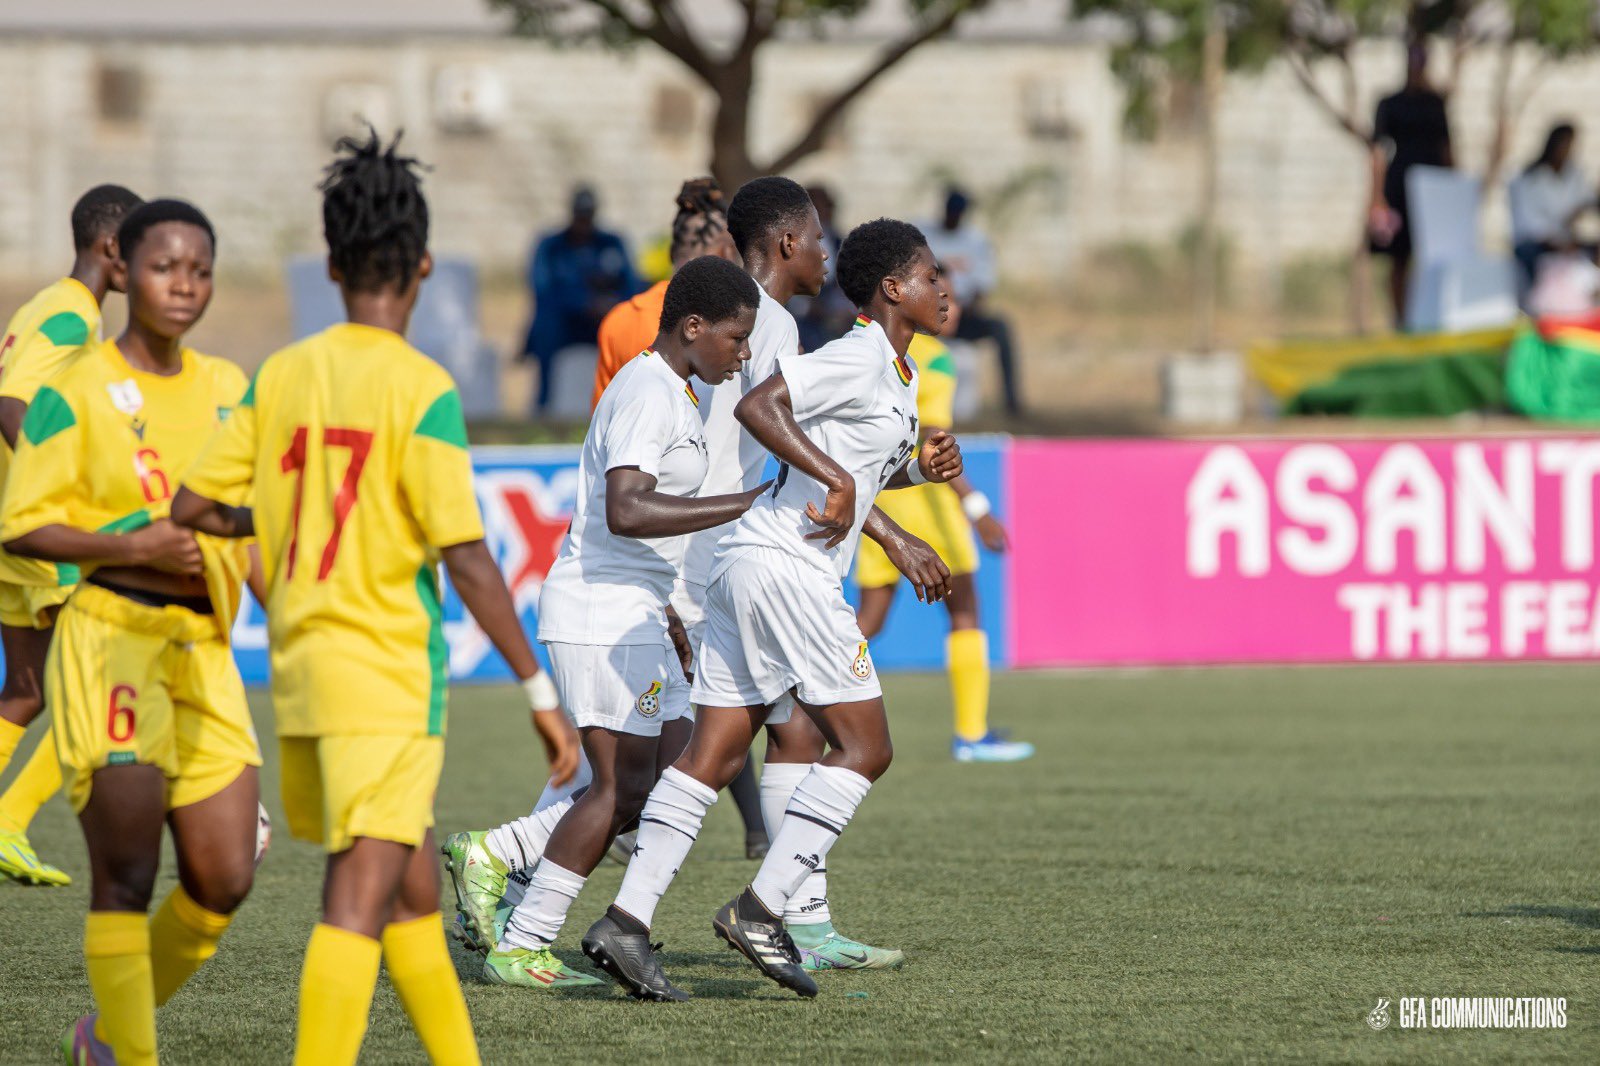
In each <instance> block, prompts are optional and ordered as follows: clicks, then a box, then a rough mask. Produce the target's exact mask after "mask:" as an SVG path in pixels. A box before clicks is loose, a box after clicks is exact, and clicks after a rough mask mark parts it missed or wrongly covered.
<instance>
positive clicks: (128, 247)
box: [117, 200, 217, 263]
mask: <svg viewBox="0 0 1600 1066" xmlns="http://www.w3.org/2000/svg"><path fill="white" fill-rule="evenodd" d="M163 222H183V223H186V224H188V225H190V226H199V227H200V228H201V229H203V230H205V231H206V236H207V237H209V238H210V239H211V254H212V255H215V254H216V252H217V231H216V230H214V229H212V228H211V220H210V219H209V218H207V217H206V216H205V213H204V212H203V211H201V210H200V209H199V208H198V207H196V206H194V204H191V203H189V202H188V201H187V200H150V201H148V202H146V203H142V204H140V205H139V206H138V207H136V208H134V209H133V210H132V211H131V212H129V214H128V217H127V218H125V219H123V220H122V225H121V226H120V227H118V229H117V249H118V254H119V255H121V256H122V261H123V262H124V263H130V262H132V261H133V250H134V249H135V248H137V247H139V242H140V241H142V240H144V235H145V234H146V233H149V232H150V230H151V229H152V228H153V227H155V226H159V225H161V224H162V223H163Z"/></svg>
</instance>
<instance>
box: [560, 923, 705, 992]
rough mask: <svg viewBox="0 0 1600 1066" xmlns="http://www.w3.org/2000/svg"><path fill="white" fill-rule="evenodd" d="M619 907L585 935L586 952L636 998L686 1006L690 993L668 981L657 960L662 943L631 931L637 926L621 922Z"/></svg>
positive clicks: (591, 927) (590, 928) (646, 933)
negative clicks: (684, 1003) (616, 915)
mask: <svg viewBox="0 0 1600 1066" xmlns="http://www.w3.org/2000/svg"><path fill="white" fill-rule="evenodd" d="M615 910H616V908H615V907H609V908H607V909H606V912H605V914H603V915H601V917H600V920H599V921H598V922H595V923H594V925H592V926H590V927H589V931H588V932H587V933H585V934H583V953H584V954H585V955H587V956H588V957H589V959H590V961H592V962H593V963H594V964H595V965H596V966H598V967H600V969H602V970H604V971H605V972H606V973H608V974H610V975H611V977H612V978H613V979H614V980H615V981H616V982H617V983H618V984H620V985H621V986H622V987H623V988H624V989H626V990H627V992H628V994H629V995H630V996H632V997H633V998H635V999H649V1000H654V1001H655V1002H657V1003H682V1002H683V1001H684V1000H686V999H688V998H689V993H687V992H685V991H684V990H683V989H681V988H677V987H675V986H674V985H673V983H672V982H671V981H669V980H667V975H666V973H665V972H664V971H663V970H662V969H661V960H660V959H658V958H657V957H656V951H657V950H658V949H660V947H661V945H660V944H651V943H650V934H649V933H648V932H645V933H635V932H631V931H629V930H628V929H627V928H626V927H625V925H624V921H626V922H627V924H632V925H637V924H638V923H636V922H633V921H632V920H631V919H627V918H626V916H624V921H619V920H618V919H617V917H615V916H614V915H613V913H612V912H613V911H615Z"/></svg>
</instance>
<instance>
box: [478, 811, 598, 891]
mask: <svg viewBox="0 0 1600 1066" xmlns="http://www.w3.org/2000/svg"><path fill="white" fill-rule="evenodd" d="M576 802H577V800H575V799H573V798H572V797H571V796H568V797H566V798H565V799H563V800H560V801H559V802H556V803H553V804H551V805H550V806H548V807H536V808H534V811H533V813H532V814H528V815H524V816H522V817H521V818H518V819H517V820H516V821H514V822H507V823H506V824H505V825H503V826H501V827H500V828H499V829H491V830H489V835H488V836H486V837H484V839H483V845H484V847H486V848H488V849H489V850H490V851H491V852H492V853H493V854H494V856H495V858H497V859H499V860H500V861H501V862H503V863H505V864H506V865H507V866H508V867H510V868H511V872H512V873H521V872H523V871H525V870H532V869H533V868H534V867H535V866H538V865H539V859H540V858H541V857H543V855H544V846H545V845H546V844H548V843H550V834H551V833H554V832H555V831H556V823H558V822H560V821H561V816H562V815H563V814H566V813H567V812H568V811H570V810H571V809H572V805H573V804H574V803H576Z"/></svg>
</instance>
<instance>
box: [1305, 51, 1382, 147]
mask: <svg viewBox="0 0 1600 1066" xmlns="http://www.w3.org/2000/svg"><path fill="white" fill-rule="evenodd" d="M1288 57H1289V69H1290V70H1292V71H1294V76H1295V79H1296V80H1297V81H1299V82H1300V87H1301V88H1302V89H1304V90H1305V91H1306V93H1307V95H1309V96H1310V97H1311V101H1312V103H1314V104H1316V105H1317V106H1318V107H1319V108H1321V109H1322V112H1323V113H1324V114H1325V115H1327V116H1328V117H1329V118H1331V119H1332V120H1333V121H1334V122H1335V123H1337V124H1338V125H1339V128H1340V129H1342V130H1344V131H1345V132H1346V133H1348V134H1350V136H1352V137H1354V138H1355V139H1356V140H1358V141H1360V142H1361V143H1362V144H1366V143H1368V142H1369V141H1371V140H1372V136H1371V134H1369V133H1368V132H1367V131H1366V130H1364V129H1362V128H1361V127H1360V126H1358V125H1357V124H1356V120H1355V116H1354V113H1353V105H1351V107H1352V110H1351V111H1350V112H1346V111H1343V110H1340V108H1339V105H1337V104H1335V103H1334V102H1333V100H1332V99H1331V98H1330V97H1329V96H1328V94H1327V93H1326V92H1325V91H1324V90H1323V88H1322V86H1321V85H1319V84H1317V79H1316V78H1315V77H1313V76H1312V73H1311V68H1310V66H1308V65H1307V63H1306V57H1305V56H1304V55H1302V54H1301V53H1300V52H1299V51H1297V50H1295V49H1289V51H1288ZM1347 84H1348V82H1347Z"/></svg>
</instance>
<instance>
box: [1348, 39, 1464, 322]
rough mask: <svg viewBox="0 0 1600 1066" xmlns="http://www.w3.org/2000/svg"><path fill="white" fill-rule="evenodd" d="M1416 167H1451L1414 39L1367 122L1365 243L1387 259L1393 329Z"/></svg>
mask: <svg viewBox="0 0 1600 1066" xmlns="http://www.w3.org/2000/svg"><path fill="white" fill-rule="evenodd" d="M1416 166H1428V167H1453V166H1455V157H1454V154H1453V153H1452V151H1451V147H1450V120H1449V117H1448V116H1447V115H1446V114H1445V107H1444V97H1443V96H1440V95H1439V93H1438V92H1437V91H1435V90H1434V88H1433V87H1432V86H1431V85H1429V84H1428V46H1427V45H1426V44H1424V43H1423V42H1422V40H1421V39H1420V38H1417V37H1413V38H1412V39H1411V42H1410V44H1409V45H1407V47H1406V83H1405V86H1404V87H1403V88H1401V90H1400V91H1399V92H1397V93H1394V94H1393V95H1391V96H1386V97H1384V98H1383V99H1382V100H1380V101H1378V111H1377V114H1376V115H1375V116H1374V117H1373V120H1372V197H1371V201H1370V206H1369V208H1368V211H1367V240H1368V245H1369V247H1370V248H1371V249H1372V251H1374V252H1376V253H1377V254H1379V255H1387V256H1388V257H1389V262H1390V269H1389V298H1390V300H1391V302H1392V303H1393V306H1394V321H1395V325H1396V326H1397V327H1398V326H1400V325H1401V324H1402V323H1404V322H1405V315H1406V294H1407V292H1408V291H1409V288H1410V279H1411V225H1410V205H1409V204H1408V203H1407V202H1406V171H1408V170H1410V169H1411V168H1412V167H1416Z"/></svg>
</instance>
